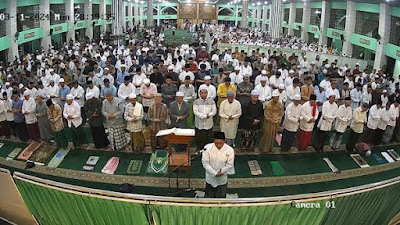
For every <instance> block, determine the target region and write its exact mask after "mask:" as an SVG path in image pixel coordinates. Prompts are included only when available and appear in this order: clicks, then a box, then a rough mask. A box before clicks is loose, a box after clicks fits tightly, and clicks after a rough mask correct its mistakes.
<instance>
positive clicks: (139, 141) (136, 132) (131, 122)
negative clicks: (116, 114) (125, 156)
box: [124, 93, 145, 152]
mask: <svg viewBox="0 0 400 225" xmlns="http://www.w3.org/2000/svg"><path fill="white" fill-rule="evenodd" d="M128 98H129V103H128V104H127V105H126V106H125V113H124V119H125V120H126V122H127V126H126V128H127V130H128V131H129V132H130V136H131V139H132V141H131V143H132V150H133V151H134V152H141V151H143V149H144V146H145V139H144V135H143V125H142V124H143V116H144V112H143V106H142V104H140V103H139V102H137V99H136V94H135V93H131V94H130V95H129V96H128Z"/></svg>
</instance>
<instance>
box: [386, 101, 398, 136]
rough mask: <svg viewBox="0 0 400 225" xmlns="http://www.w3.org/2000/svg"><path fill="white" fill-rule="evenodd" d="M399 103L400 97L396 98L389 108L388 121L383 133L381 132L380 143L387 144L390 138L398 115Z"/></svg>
mask: <svg viewBox="0 0 400 225" xmlns="http://www.w3.org/2000/svg"><path fill="white" fill-rule="evenodd" d="M399 103H400V99H399V98H397V99H396V102H394V103H393V104H392V105H391V106H390V108H389V121H388V123H387V127H386V130H385V133H384V134H383V138H382V143H384V144H389V143H390V142H391V140H392V137H393V133H394V130H395V129H394V128H395V126H396V120H397V117H398V116H399Z"/></svg>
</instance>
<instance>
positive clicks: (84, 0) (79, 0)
mask: <svg viewBox="0 0 400 225" xmlns="http://www.w3.org/2000/svg"><path fill="white" fill-rule="evenodd" d="M85 2H86V0H74V3H85Z"/></svg>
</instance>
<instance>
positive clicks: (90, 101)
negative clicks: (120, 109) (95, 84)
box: [84, 92, 109, 149]
mask: <svg viewBox="0 0 400 225" xmlns="http://www.w3.org/2000/svg"><path fill="white" fill-rule="evenodd" d="M84 108H85V114H86V116H87V118H88V123H89V126H90V130H91V131H92V137H93V142H94V146H95V147H96V148H97V149H99V148H106V147H107V146H108V144H109V142H108V140H107V135H106V132H105V129H104V125H103V117H102V115H101V108H102V105H101V101H100V99H98V98H94V96H93V93H91V92H89V93H86V103H85V106H84Z"/></svg>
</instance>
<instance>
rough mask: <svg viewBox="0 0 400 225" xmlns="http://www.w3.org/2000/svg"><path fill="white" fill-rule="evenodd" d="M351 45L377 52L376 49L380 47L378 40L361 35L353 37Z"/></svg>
mask: <svg viewBox="0 0 400 225" xmlns="http://www.w3.org/2000/svg"><path fill="white" fill-rule="evenodd" d="M351 43H352V44H353V45H357V46H360V47H363V48H366V49H369V50H373V51H375V50H376V47H377V45H378V41H377V40H376V39H374V38H371V37H367V36H364V35H361V34H353V35H351Z"/></svg>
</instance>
